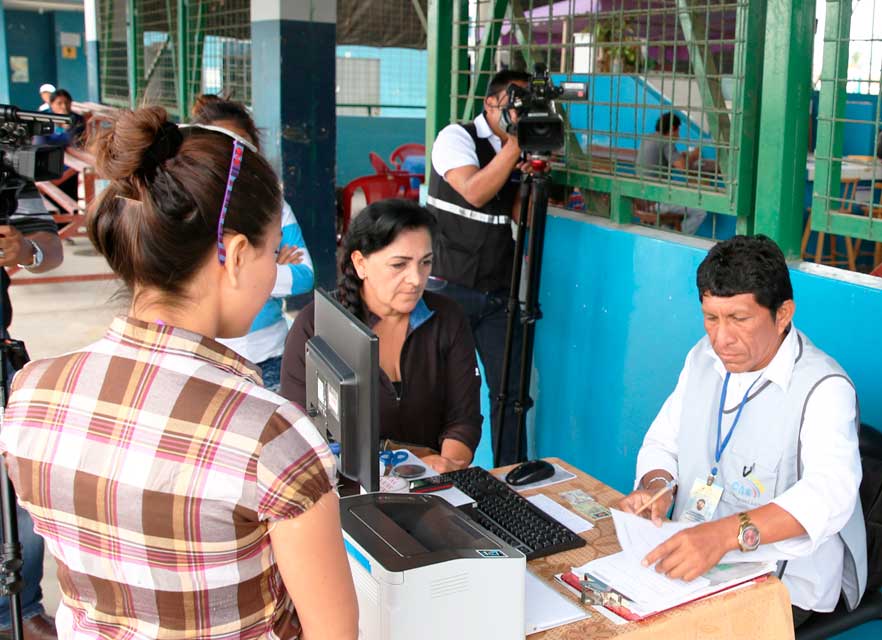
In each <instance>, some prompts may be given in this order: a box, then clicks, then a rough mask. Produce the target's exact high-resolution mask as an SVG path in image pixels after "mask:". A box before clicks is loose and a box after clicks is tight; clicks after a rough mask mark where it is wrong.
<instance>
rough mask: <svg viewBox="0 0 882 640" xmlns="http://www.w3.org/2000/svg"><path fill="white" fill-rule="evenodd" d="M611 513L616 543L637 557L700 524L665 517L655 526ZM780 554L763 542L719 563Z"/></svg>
mask: <svg viewBox="0 0 882 640" xmlns="http://www.w3.org/2000/svg"><path fill="white" fill-rule="evenodd" d="M610 513H612V517H613V523H614V524H615V526H616V535H617V536H618V538H619V545H621V547H622V551H624V552H626V553H628V554H629V555H631V556H634V557H636V558H638V559H640V560H642V559H643V558H645V557H646V554H648V553H649V552H650V551H652V550H653V549H655V548H656V547H657V546H658V545H660V544H661V543H662V542H664V541H665V540H667V539H668V538H670V537H671V536H673V535H674V534H676V533H679V532H680V531H683V530H684V529H689V528H691V527H695V526H698V524H699V523H697V522H671V521H670V520H664V521H663V522H662V526H660V527H657V526H655V525H654V524H653V523H652V520H648V519H647V518H643V517H641V516H635V515H634V514H633V513H625V512H624V511H619V510H617V509H610ZM782 555H783V554H782V553H781V552H780V551H778V550H777V549H776V548H775V546H774V545H769V544H764V545H760V546H759V548H758V549H757V550H756V551H751V552H750V553H742V552H741V551H730V552H729V553H727V554H726V555H724V556H723V557H722V558H721V559H720V562H721V563H726V564H733V563H742V562H747V563H755V562H777V561H778V560H780V559H782Z"/></svg>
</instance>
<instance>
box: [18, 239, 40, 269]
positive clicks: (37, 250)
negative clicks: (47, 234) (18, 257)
mask: <svg viewBox="0 0 882 640" xmlns="http://www.w3.org/2000/svg"><path fill="white" fill-rule="evenodd" d="M25 240H27V241H28V242H30V243H31V247H32V248H33V250H34V257H33V259H32V260H31V263H30V264H19V265H18V266H19V267H21V268H22V269H36V268H37V267H39V266H40V265H41V264H43V250H42V249H41V248H40V245H38V244H37V243H36V242H34V241H33V240H31V239H30V238H25Z"/></svg>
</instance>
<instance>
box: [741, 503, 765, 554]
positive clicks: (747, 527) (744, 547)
mask: <svg viewBox="0 0 882 640" xmlns="http://www.w3.org/2000/svg"><path fill="white" fill-rule="evenodd" d="M738 520H739V521H740V522H741V524H740V525H739V527H738V547H739V548H740V549H741V551H743V552H745V553H746V552H748V551H756V548H757V547H758V546H760V532H759V529H757V528H756V525H755V524H753V522H751V521H750V516H749V515H747V514H746V513H739V514H738Z"/></svg>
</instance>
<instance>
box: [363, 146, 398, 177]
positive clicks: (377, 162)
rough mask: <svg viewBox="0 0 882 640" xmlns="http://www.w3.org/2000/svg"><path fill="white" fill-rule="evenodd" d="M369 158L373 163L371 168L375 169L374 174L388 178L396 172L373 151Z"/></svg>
mask: <svg viewBox="0 0 882 640" xmlns="http://www.w3.org/2000/svg"><path fill="white" fill-rule="evenodd" d="M368 158H369V159H370V161H371V166H372V167H373V168H374V172H375V173H376V174H377V175H378V176H386V175H390V174H392V172H393V171H394V170H393V169H392V167H390V166H389V165H388V164H386V161H385V160H383V159H382V158H381V157H380V156H379V155H378V154H376V153H374V152H373V151H371V152H370V153H368Z"/></svg>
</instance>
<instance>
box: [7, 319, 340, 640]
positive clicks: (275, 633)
mask: <svg viewBox="0 0 882 640" xmlns="http://www.w3.org/2000/svg"><path fill="white" fill-rule="evenodd" d="M0 450H2V451H3V452H5V454H6V459H7V462H8V465H9V471H10V476H11V477H12V479H13V482H14V483H15V488H16V492H17V493H18V496H19V500H20V502H21V505H22V506H23V507H24V508H25V509H27V510H28V511H29V512H30V513H31V515H32V516H33V519H34V527H35V530H36V531H37V533H38V534H40V535H41V536H43V537H44V538H45V539H46V544H47V546H48V548H49V550H50V552H51V553H52V555H53V556H55V558H56V560H57V561H58V579H59V582H60V585H61V590H62V604H61V606H60V608H59V611H58V615H57V625H58V629H59V637H61V638H75V639H80V638H98V637H100V638H133V639H134V638H139V639H140V638H183V637H187V638H209V637H211V638H277V637H278V638H293V637H296V636H297V635H299V631H300V625H299V623H298V621H297V614H296V612H295V611H294V606H293V604H292V603H291V600H290V598H289V597H288V595H287V593H286V591H285V587H284V585H283V583H282V579H281V576H280V574H279V571H278V568H277V566H276V564H275V560H274V558H273V553H272V549H271V547H270V538H269V531H268V529H269V527H270V524H271V523H272V522H273V521H276V520H280V519H286V518H293V517H296V516H297V515H299V514H301V513H303V512H304V511H305V510H306V509H308V508H309V507H310V506H311V505H312V504H313V503H314V502H316V501H317V500H318V499H319V498H320V497H321V496H322V495H324V494H325V493H327V492H328V491H331V490H332V487H333V477H334V474H335V468H334V458H333V456H332V454H331V453H330V451H329V449H328V448H327V446H326V445H325V444H324V441H323V440H322V438H321V436H320V435H319V434H318V432H317V431H316V429H315V428H314V427H313V426H312V424H311V423H310V421H309V419H308V418H306V417H305V416H304V415H303V413H301V411H300V410H299V409H297V408H296V407H295V406H294V405H292V404H289V403H287V402H286V401H285V400H283V399H282V398H281V397H279V396H277V395H275V394H274V393H271V392H269V391H267V390H265V389H264V388H263V387H261V386H260V377H259V375H258V373H257V370H256V369H255V368H254V366H253V365H251V364H250V363H248V362H247V361H246V360H243V359H242V358H240V357H238V356H237V355H236V354H235V353H233V352H232V351H230V350H229V349H227V348H225V347H224V346H222V345H220V344H219V343H217V342H215V341H213V340H210V339H208V338H204V337H202V336H200V335H197V334H194V333H191V332H188V331H184V330H181V329H175V328H172V327H169V326H164V325H157V324H149V323H145V322H141V321H137V320H134V319H131V318H117V319H116V320H114V322H113V324H112V325H111V327H110V329H109V330H108V332H107V334H106V335H105V336H104V338H102V339H101V340H100V341H98V342H96V343H95V344H93V345H91V346H89V347H87V348H86V349H83V350H82V351H77V352H73V353H70V354H67V355H64V356H60V357H57V358H52V359H49V360H41V361H37V362H33V363H31V364H29V365H28V366H27V367H25V368H24V369H23V370H22V371H21V372H20V373H19V374H18V375H17V376H16V377H15V380H14V381H13V391H12V395H11V398H10V402H9V407H8V409H7V411H6V415H5V418H4V420H3V425H2V432H0Z"/></svg>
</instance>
